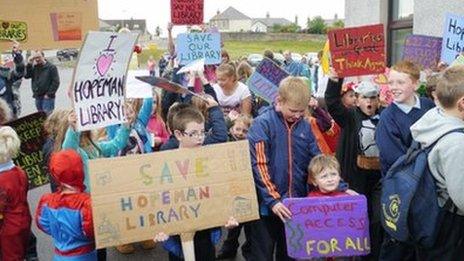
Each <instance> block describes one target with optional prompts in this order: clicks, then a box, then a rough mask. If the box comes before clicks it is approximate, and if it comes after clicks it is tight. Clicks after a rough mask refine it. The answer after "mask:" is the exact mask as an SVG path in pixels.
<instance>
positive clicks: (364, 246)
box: [284, 195, 370, 259]
mask: <svg viewBox="0 0 464 261" xmlns="http://www.w3.org/2000/svg"><path fill="white" fill-rule="evenodd" d="M284 204H285V205H286V206H287V207H288V209H289V210H290V211H291V212H292V219H291V220H289V221H287V222H286V223H285V235H286V239H287V251H288V255H289V256H291V257H293V258H297V259H310V258H317V257H341V256H345V257H348V256H361V255H367V254H369V252H370V240H369V220H368V215H367V201H366V197H365V196H362V195H360V196H348V195H347V196H340V197H313V198H289V199H285V200H284Z"/></svg>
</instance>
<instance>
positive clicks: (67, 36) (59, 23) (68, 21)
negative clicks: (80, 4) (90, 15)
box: [50, 12, 82, 41]
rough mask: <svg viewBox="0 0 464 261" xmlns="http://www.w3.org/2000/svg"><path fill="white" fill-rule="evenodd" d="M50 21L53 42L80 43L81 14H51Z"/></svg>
mask: <svg viewBox="0 0 464 261" xmlns="http://www.w3.org/2000/svg"><path fill="white" fill-rule="evenodd" d="M50 19H51V23H52V32H53V39H54V40H55V41H73V40H74V41H82V13H80V12H60V13H51V14H50Z"/></svg>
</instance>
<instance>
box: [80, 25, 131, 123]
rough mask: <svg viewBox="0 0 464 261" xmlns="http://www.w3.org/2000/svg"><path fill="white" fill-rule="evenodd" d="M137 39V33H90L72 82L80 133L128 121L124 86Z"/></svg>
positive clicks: (83, 46)
mask: <svg viewBox="0 0 464 261" xmlns="http://www.w3.org/2000/svg"><path fill="white" fill-rule="evenodd" d="M137 37H138V35H137V34H134V33H112V32H89V33H88V34H87V37H86V39H85V41H84V44H83V45H82V48H81V53H80V56H79V61H78V63H77V66H76V70H75V72H74V78H73V83H72V97H73V103H74V110H75V111H76V115H77V128H78V130H80V131H83V130H92V129H96V128H103V127H106V126H109V125H114V124H119V123H122V122H124V121H125V117H124V92H125V90H124V86H125V83H126V79H127V68H128V66H129V61H130V58H131V55H132V53H133V48H134V45H135V42H136V40H137Z"/></svg>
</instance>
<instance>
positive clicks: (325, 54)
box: [321, 40, 330, 75]
mask: <svg viewBox="0 0 464 261" xmlns="http://www.w3.org/2000/svg"><path fill="white" fill-rule="evenodd" d="M321 66H322V72H324V75H327V74H329V70H330V46H329V40H327V41H326V42H325V45H324V48H323V49H322V58H321Z"/></svg>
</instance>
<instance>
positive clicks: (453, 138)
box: [411, 107, 464, 216]
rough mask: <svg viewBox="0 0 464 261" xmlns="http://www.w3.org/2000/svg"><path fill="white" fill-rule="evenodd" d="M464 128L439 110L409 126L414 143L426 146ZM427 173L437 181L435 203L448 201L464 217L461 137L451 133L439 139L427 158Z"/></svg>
mask: <svg viewBox="0 0 464 261" xmlns="http://www.w3.org/2000/svg"><path fill="white" fill-rule="evenodd" d="M460 128H464V121H463V120H461V119H459V118H456V117H454V116H451V115H448V114H445V113H444V111H443V110H442V109H440V108H438V107H437V108H433V109H431V110H429V111H428V112H427V113H426V114H424V116H422V118H420V119H419V120H418V121H417V122H416V123H415V124H414V125H412V126H411V133H412V137H413V138H414V140H416V141H418V142H420V143H421V144H422V145H423V146H429V145H431V144H432V143H433V142H435V141H436V140H438V138H440V136H442V135H443V134H445V133H446V132H448V131H451V130H455V129H460ZM428 163H429V167H430V171H431V172H432V174H433V176H434V177H435V179H436V180H437V185H438V191H439V197H438V203H439V205H440V206H443V205H444V204H445V203H446V201H447V200H448V198H449V197H451V199H452V200H453V203H454V204H455V205H456V206H457V208H458V212H457V213H458V214H459V215H462V216H464V193H463V192H464V133H460V132H453V133H450V134H448V135H446V136H444V137H443V138H441V139H440V140H439V141H438V142H437V143H436V144H435V147H434V148H433V149H432V151H430V154H429V156H428Z"/></svg>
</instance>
